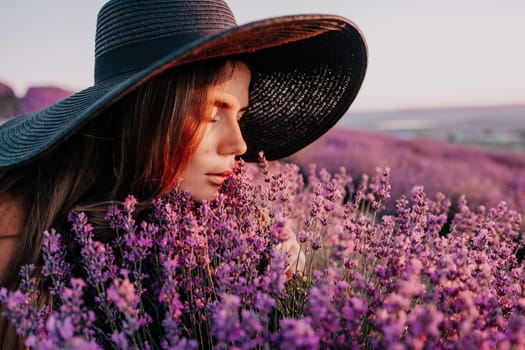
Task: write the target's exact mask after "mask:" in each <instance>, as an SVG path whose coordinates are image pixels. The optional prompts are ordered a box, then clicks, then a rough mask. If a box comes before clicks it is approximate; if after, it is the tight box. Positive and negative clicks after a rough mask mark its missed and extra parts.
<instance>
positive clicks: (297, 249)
mask: <svg viewBox="0 0 525 350" xmlns="http://www.w3.org/2000/svg"><path fill="white" fill-rule="evenodd" d="M283 231H284V232H283V241H282V242H281V243H279V244H278V245H277V249H279V250H280V251H281V252H282V253H284V254H285V255H284V256H285V259H286V268H285V270H284V273H285V274H286V280H287V281H289V280H291V279H292V278H293V276H294V274H296V273H301V272H303V271H304V265H305V262H306V256H305V255H304V252H303V251H301V246H300V245H299V242H297V237H296V236H295V234H294V233H293V232H292V230H290V229H289V228H287V227H284V228H283Z"/></svg>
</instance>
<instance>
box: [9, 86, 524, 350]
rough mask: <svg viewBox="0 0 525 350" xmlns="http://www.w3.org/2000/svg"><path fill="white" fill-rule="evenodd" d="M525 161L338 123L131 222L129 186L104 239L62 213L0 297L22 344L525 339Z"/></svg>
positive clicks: (449, 344) (424, 345)
mask: <svg viewBox="0 0 525 350" xmlns="http://www.w3.org/2000/svg"><path fill="white" fill-rule="evenodd" d="M57 91H58V90H57ZM59 93H60V92H59ZM65 93H67V92H65ZM8 96H10V97H9V98H11V102H10V103H11V104H9V106H11V107H10V108H11V109H10V111H11V112H14V111H20V110H21V109H22V108H24V111H30V110H31V109H35V108H41V107H44V106H45V104H50V103H52V102H53V100H54V99H57V98H60V97H58V96H59V95H57V94H56V91H55V92H51V93H48V92H46V90H45V89H40V90H38V89H36V90H33V92H32V93H31V94H29V93H28V94H27V96H26V97H24V98H22V99H16V98H15V97H14V95H13V94H11V95H9V94H8ZM14 99H16V101H15V100H14ZM13 101H14V102H13ZM0 106H1V105H0ZM4 106H5V104H4ZM37 106H38V107H37ZM524 173H525V155H522V154H519V153H510V152H506V153H504V152H501V151H494V150H486V149H480V148H474V147H471V146H465V145H458V144H452V143H445V142H438V141H431V140H428V139H427V140H425V139H416V138H414V139H403V138H399V137H395V136H391V135H385V134H378V133H373V132H370V131H366V132H365V131H357V130H353V129H348V128H334V129H333V130H331V131H330V132H328V133H327V134H326V135H325V136H324V137H322V138H321V139H319V140H318V141H317V142H315V143H314V144H312V145H311V146H309V147H307V148H306V149H304V150H302V151H301V152H299V153H297V154H295V155H294V156H292V157H290V158H288V159H286V160H285V161H282V162H281V161H275V162H267V161H266V160H265V159H264V158H263V157H261V159H260V162H259V164H250V165H247V164H244V163H243V162H242V161H240V162H239V166H238V168H237V169H236V172H235V174H233V175H232V176H231V177H230V178H229V179H227V181H226V182H225V183H224V185H223V186H222V188H221V194H220V195H218V196H217V198H215V200H213V201H210V202H206V201H205V202H203V203H195V202H194V201H193V200H192V199H191V196H190V194H189V193H183V192H181V191H179V190H177V189H176V190H174V191H173V192H172V193H170V194H169V195H168V196H166V197H164V198H158V199H155V200H154V201H153V202H152V203H151V206H152V208H151V213H150V214H149V215H148V216H147V217H146V219H145V220H144V221H141V222H137V221H135V216H134V211H135V205H136V204H137V199H136V198H134V197H133V196H132V194H130V196H129V197H128V198H127V199H126V200H125V201H124V202H123V203H119V204H114V205H111V206H110V207H109V208H108V211H107V215H106V220H107V221H108V223H109V226H110V227H111V229H112V230H113V233H114V236H115V238H114V240H113V241H107V240H104V241H101V240H99V239H98V237H97V236H96V235H95V232H94V231H93V226H92V224H91V223H90V221H89V217H87V216H86V215H85V214H84V213H81V212H75V211H73V212H71V213H70V216H69V218H68V220H69V221H70V223H71V230H70V231H69V232H67V231H66V232H56V231H55V230H49V231H46V232H45V233H44V243H43V256H42V262H41V264H40V266H35V265H28V266H25V267H24V268H23V269H22V270H21V277H22V282H21V284H20V287H19V289H18V290H15V291H9V290H7V289H4V288H2V289H0V306H1V307H2V311H3V315H5V316H6V317H7V318H8V319H10V320H11V322H12V323H13V324H14V325H15V327H16V329H17V332H18V334H20V335H21V336H22V338H23V339H24V343H25V345H26V346H27V347H30V348H33V349H56V348H67V349H107V348H114V349H201V348H205V349H207V348H210V349H211V348H213V349H305V350H306V349H312V350H315V349H509V350H510V349H517V350H520V349H525V335H524V334H525V273H524V272H525V260H523V257H522V256H521V254H520V252H523V250H524V247H525V237H524V235H523V233H524V232H523V221H522V217H523V215H524V212H525V176H524V175H523V174H524ZM66 246H67V247H68V248H67V249H66ZM41 283H44V284H45V285H46V286H48V290H47V292H48V293H49V295H46V294H45V293H44V294H42V291H41V290H39V285H40V284H41ZM48 297H51V298H52V299H53V305H52V306H45V305H46V304H45V303H44V302H43V300H42V299H46V298H48Z"/></svg>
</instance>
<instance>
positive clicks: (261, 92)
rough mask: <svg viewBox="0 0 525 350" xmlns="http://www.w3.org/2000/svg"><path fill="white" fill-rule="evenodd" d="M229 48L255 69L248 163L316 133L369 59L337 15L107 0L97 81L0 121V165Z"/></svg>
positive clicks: (25, 157) (282, 152) (55, 141)
mask: <svg viewBox="0 0 525 350" xmlns="http://www.w3.org/2000/svg"><path fill="white" fill-rule="evenodd" d="M65 44H66V43H64V45H65ZM230 55H243V57H244V58H246V60H248V61H249V65H250V68H251V69H252V70H253V71H254V73H255V74H256V76H257V79H256V80H255V82H254V84H253V85H252V89H251V91H250V106H249V108H248V110H247V111H246V113H245V114H244V116H243V118H242V119H241V122H240V123H241V130H242V133H243V136H244V138H245V140H246V143H247V145H248V151H247V153H246V154H244V155H243V156H242V158H243V159H245V160H246V161H255V160H257V154H258V152H259V151H263V152H264V154H265V156H266V158H267V159H269V160H272V159H279V158H283V157H286V156H289V155H291V154H293V153H294V152H296V151H298V150H300V149H301V148H303V147H305V146H306V145H308V144H310V143H311V142H313V141H314V140H316V139H317V138H319V137H320V136H321V135H323V134H324V133H325V132H326V131H327V130H328V129H330V128H331V127H332V126H333V125H334V124H335V123H336V122H337V121H338V120H339V119H340V118H341V117H342V116H343V115H344V113H345V112H346V111H347V110H348V108H349V107H350V104H351V103H352V101H353V100H354V98H355V97H356V94H357V92H358V91H359V88H360V87H361V83H362V81H363V78H364V75H365V70H366V66H367V48H366V43H365V40H364V38H363V36H362V34H361V32H360V30H359V29H358V27H357V26H356V25H355V24H354V23H352V22H351V21H349V20H348V19H346V18H343V17H339V16H332V15H297V16H286V17H278V18H272V19H266V20H261V21H256V22H252V23H248V24H244V25H241V26H238V25H236V22H235V18H234V17H233V14H232V13H231V10H230V9H229V7H228V5H227V4H226V3H225V2H224V1H222V0H195V1H191V0H167V1H166V0H164V1H152V0H112V1H109V2H108V3H106V4H105V5H104V6H103V7H102V9H101V10H100V12H99V15H98V21H97V34H96V40H95V84H94V85H93V86H91V87H89V88H87V89H85V90H82V91H80V92H78V93H76V94H74V95H72V96H70V97H68V98H66V99H64V100H62V101H59V102H57V103H55V104H54V105H52V106H50V107H48V108H46V109H43V110H41V111H38V112H35V113H29V114H25V115H21V116H18V117H15V118H13V119H11V120H9V121H8V122H6V123H5V124H3V125H1V126H0V168H10V167H16V166H18V165H21V164H24V163H27V162H29V161H31V160H33V159H35V158H37V157H39V156H41V155H42V154H44V153H46V152H49V151H50V150H52V149H53V148H55V147H56V146H57V145H59V144H60V143H61V142H62V141H64V140H65V139H66V138H68V137H69V136H70V135H72V134H73V133H74V132H75V131H76V130H78V129H79V128H81V127H82V126H83V125H85V124H86V123H87V122H88V121H89V120H91V119H92V118H96V117H97V116H98V115H100V114H101V113H102V112H103V111H104V110H105V109H107V108H108V107H109V106H111V105H112V104H113V103H115V101H117V100H119V99H121V98H123V97H125V96H126V95H127V94H129V93H130V92H131V91H133V90H135V89H137V87H139V86H140V85H141V84H143V83H144V82H146V81H147V80H148V79H151V78H152V77H154V76H157V75H159V74H161V73H163V72H165V71H166V70H168V69H170V68H172V67H176V66H180V65H183V64H187V63H192V62H197V61H201V60H205V59H210V58H217V57H223V56H230ZM125 117H126V116H122V118H125ZM152 117H154V116H152Z"/></svg>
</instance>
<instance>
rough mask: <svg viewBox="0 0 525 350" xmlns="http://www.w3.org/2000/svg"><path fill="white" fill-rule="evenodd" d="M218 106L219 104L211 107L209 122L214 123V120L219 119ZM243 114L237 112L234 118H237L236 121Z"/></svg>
mask: <svg viewBox="0 0 525 350" xmlns="http://www.w3.org/2000/svg"><path fill="white" fill-rule="evenodd" d="M220 107H221V106H216V107H213V109H212V113H211V119H210V122H211V123H216V122H218V121H219V117H220V115H219V113H218V112H219V108H220ZM243 115H244V113H239V114H238V115H237V118H236V119H237V121H238V122H239V121H240V120H241V118H242V116H243Z"/></svg>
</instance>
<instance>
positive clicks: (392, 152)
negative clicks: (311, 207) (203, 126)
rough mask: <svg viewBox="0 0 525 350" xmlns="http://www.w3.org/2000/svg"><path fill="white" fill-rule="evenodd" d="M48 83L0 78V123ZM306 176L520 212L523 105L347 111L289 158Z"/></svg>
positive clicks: (29, 105)
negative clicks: (379, 182)
mask: <svg viewBox="0 0 525 350" xmlns="http://www.w3.org/2000/svg"><path fill="white" fill-rule="evenodd" d="M70 94H71V91H68V90H66V89H62V88H60V87H55V86H40V87H30V88H29V89H28V90H27V93H26V94H25V95H24V96H20V97H18V96H16V94H15V93H14V92H13V90H12V89H11V88H10V87H9V86H8V85H7V84H3V83H0V120H2V121H5V120H6V119H7V118H9V117H11V116H12V115H15V114H20V113H25V112H31V111H36V110H38V109H41V108H44V107H46V106H48V105H50V104H52V103H53V102H55V101H57V100H60V99H62V98H64V97H67V96H68V95H70ZM289 160H290V161H293V162H295V163H297V164H298V165H300V166H301V168H302V169H303V171H304V173H305V174H307V173H308V167H309V164H311V163H315V164H317V168H318V169H322V168H325V169H327V170H329V171H332V172H334V171H337V170H338V169H339V167H341V166H344V167H346V169H347V171H348V173H349V174H350V175H351V176H352V177H353V178H354V179H355V181H356V182H357V181H359V177H360V176H361V175H362V174H370V175H372V174H374V173H375V169H376V167H390V168H391V170H392V179H391V180H392V197H391V198H390V200H389V202H387V204H388V208H389V209H391V210H392V209H393V208H394V205H395V199H396V198H399V196H400V195H401V194H409V193H410V190H411V189H412V187H413V186H417V185H423V186H424V187H425V190H426V192H427V193H429V194H433V193H435V192H443V193H445V194H446V195H447V196H448V197H450V198H451V199H452V200H453V203H454V202H456V200H457V199H458V198H459V196H460V195H461V194H465V195H466V196H467V200H468V201H469V204H471V205H472V206H473V207H477V206H479V205H485V206H488V207H493V206H495V205H497V204H498V203H499V202H500V201H503V200H504V201H506V202H507V204H508V205H509V206H510V207H511V208H513V209H516V210H518V211H519V212H520V213H521V214H522V215H523V214H525V105H512V106H501V107H472V108H440V109H414V110H404V111H403V110H400V111H392V112H384V111H382V112H355V113H354V112H351V111H350V112H349V113H347V114H346V115H345V116H344V117H343V118H342V120H341V121H340V122H339V123H338V124H337V125H336V127H335V128H334V129H332V130H331V131H330V132H328V133H327V134H326V135H325V136H323V137H322V138H320V139H319V140H318V141H316V142H314V143H313V144H312V145H310V146H309V147H307V148H306V149H304V150H302V151H300V152H298V153H297V154H295V155H293V156H292V157H290V158H289Z"/></svg>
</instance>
